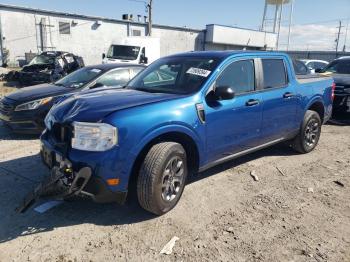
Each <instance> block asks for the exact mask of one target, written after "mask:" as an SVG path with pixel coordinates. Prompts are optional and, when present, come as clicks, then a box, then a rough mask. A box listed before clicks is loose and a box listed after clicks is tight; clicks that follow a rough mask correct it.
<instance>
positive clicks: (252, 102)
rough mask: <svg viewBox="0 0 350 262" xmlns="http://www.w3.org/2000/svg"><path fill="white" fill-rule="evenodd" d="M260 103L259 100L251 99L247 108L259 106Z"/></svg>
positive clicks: (247, 103)
mask: <svg viewBox="0 0 350 262" xmlns="http://www.w3.org/2000/svg"><path fill="white" fill-rule="evenodd" d="M259 103H260V101H259V100H257V99H249V100H248V101H247V102H246V103H245V105H246V106H255V105H258V104H259Z"/></svg>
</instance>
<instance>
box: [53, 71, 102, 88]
mask: <svg viewBox="0 0 350 262" xmlns="http://www.w3.org/2000/svg"><path fill="white" fill-rule="evenodd" d="M101 73H102V70H101V69H98V68H82V69H79V70H77V71H75V72H73V73H71V74H69V75H67V76H66V77H63V78H62V79H60V80H58V81H57V82H55V85H60V86H65V87H69V88H80V87H82V86H84V85H86V84H87V83H89V82H90V81H91V80H93V79H95V78H96V77H97V76H99V75H100V74H101Z"/></svg>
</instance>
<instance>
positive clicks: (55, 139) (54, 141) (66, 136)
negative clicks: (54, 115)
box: [47, 123, 73, 156]
mask: <svg viewBox="0 0 350 262" xmlns="http://www.w3.org/2000/svg"><path fill="white" fill-rule="evenodd" d="M72 135H73V129H72V127H71V126H70V125H62V124H59V123H55V124H54V125H53V126H52V128H51V129H50V130H47V136H48V137H47V138H48V140H49V142H50V144H51V145H52V146H53V147H54V148H55V150H57V151H58V152H60V153H61V154H62V155H63V156H67V153H68V150H69V148H70V146H71V143H70V141H71V138H72Z"/></svg>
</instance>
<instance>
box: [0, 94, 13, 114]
mask: <svg viewBox="0 0 350 262" xmlns="http://www.w3.org/2000/svg"><path fill="white" fill-rule="evenodd" d="M11 102H12V101H11V100H8V99H6V98H3V99H2V100H0V113H1V114H3V115H6V116H8V115H11V113H12V112H13V110H14V109H15V106H14V104H13V103H11Z"/></svg>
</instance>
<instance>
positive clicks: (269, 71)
mask: <svg viewBox="0 0 350 262" xmlns="http://www.w3.org/2000/svg"><path fill="white" fill-rule="evenodd" d="M261 61H262V66H263V75H264V89H270V88H280V87H285V86H286V85H287V82H288V81H287V79H288V78H287V73H286V68H285V66H284V62H283V59H262V60H261Z"/></svg>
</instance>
